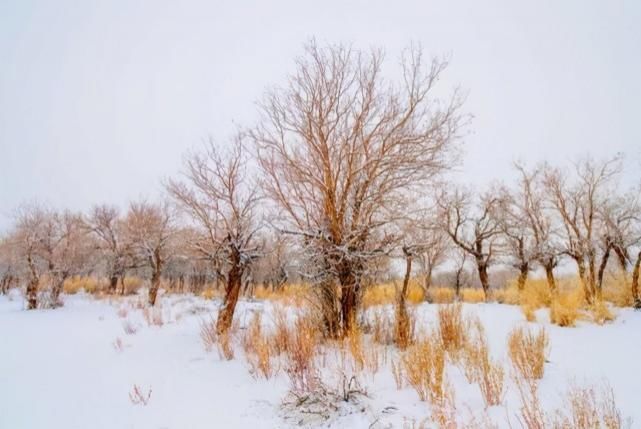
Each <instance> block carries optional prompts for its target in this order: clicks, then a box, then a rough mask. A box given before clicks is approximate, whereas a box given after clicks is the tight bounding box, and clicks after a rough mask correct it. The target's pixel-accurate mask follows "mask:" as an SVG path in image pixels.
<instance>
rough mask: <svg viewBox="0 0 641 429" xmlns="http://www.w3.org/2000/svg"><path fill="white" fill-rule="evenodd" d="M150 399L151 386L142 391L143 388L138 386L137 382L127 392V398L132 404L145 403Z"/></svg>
mask: <svg viewBox="0 0 641 429" xmlns="http://www.w3.org/2000/svg"><path fill="white" fill-rule="evenodd" d="M150 399H151V387H150V388H149V389H147V392H146V393H145V392H143V389H142V388H140V387H138V385H137V384H134V386H133V387H132V389H131V392H129V400H130V401H131V403H132V404H134V405H147V404H148V403H149V400H150Z"/></svg>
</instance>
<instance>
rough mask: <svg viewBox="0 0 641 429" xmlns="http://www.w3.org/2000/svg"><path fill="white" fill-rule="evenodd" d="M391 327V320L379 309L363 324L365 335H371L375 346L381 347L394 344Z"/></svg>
mask: <svg viewBox="0 0 641 429" xmlns="http://www.w3.org/2000/svg"><path fill="white" fill-rule="evenodd" d="M410 317H411V316H410ZM392 326H394V324H393V322H392V320H390V317H389V315H388V314H387V313H386V312H385V311H383V310H381V309H376V311H374V312H373V313H371V317H370V318H367V319H366V320H365V323H363V329H364V330H365V333H368V334H371V335H372V340H373V341H374V342H375V343H376V344H382V345H390V344H392V343H394V330H393V329H392Z"/></svg>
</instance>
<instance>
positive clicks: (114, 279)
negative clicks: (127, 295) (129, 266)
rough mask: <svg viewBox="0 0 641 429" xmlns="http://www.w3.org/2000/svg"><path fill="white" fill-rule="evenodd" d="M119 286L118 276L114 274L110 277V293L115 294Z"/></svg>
mask: <svg viewBox="0 0 641 429" xmlns="http://www.w3.org/2000/svg"><path fill="white" fill-rule="evenodd" d="M117 288H118V276H117V275H115V274H112V275H111V277H109V293H110V294H112V295H113V294H115V293H116V292H117Z"/></svg>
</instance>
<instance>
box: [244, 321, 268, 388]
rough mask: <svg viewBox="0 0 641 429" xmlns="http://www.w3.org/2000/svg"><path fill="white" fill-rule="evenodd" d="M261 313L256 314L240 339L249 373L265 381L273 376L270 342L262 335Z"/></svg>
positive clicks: (266, 336)
mask: <svg viewBox="0 0 641 429" xmlns="http://www.w3.org/2000/svg"><path fill="white" fill-rule="evenodd" d="M261 319H262V317H261V313H259V312H256V313H254V316H253V317H252V320H251V321H250V323H249V326H248V327H247V329H246V330H245V335H244V336H243V339H242V345H243V349H244V351H245V358H246V359H247V363H248V364H249V367H250V373H251V374H252V375H254V376H262V377H263V378H265V379H269V378H271V376H272V375H273V374H274V372H275V371H274V367H273V365H272V351H273V347H272V341H271V338H270V337H269V336H268V335H266V334H264V333H263V330H262V320H261Z"/></svg>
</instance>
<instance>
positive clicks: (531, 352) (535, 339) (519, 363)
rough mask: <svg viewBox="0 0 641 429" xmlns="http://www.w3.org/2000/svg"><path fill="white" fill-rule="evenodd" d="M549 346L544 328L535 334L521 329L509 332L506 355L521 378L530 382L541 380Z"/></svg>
mask: <svg viewBox="0 0 641 429" xmlns="http://www.w3.org/2000/svg"><path fill="white" fill-rule="evenodd" d="M549 344H550V341H549V337H548V334H547V331H546V330H545V329H544V328H541V329H539V331H538V332H537V333H533V332H532V331H529V330H526V329H525V328H522V327H518V328H515V329H513V330H512V332H510V334H509V337H508V354H509V356H510V360H511V361H512V365H513V366H514V368H515V370H516V371H517V372H518V374H519V375H520V376H521V377H523V378H524V379H525V380H528V381H530V382H531V381H533V380H540V379H541V378H543V371H544V369H545V360H546V357H547V354H548V352H549Z"/></svg>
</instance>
